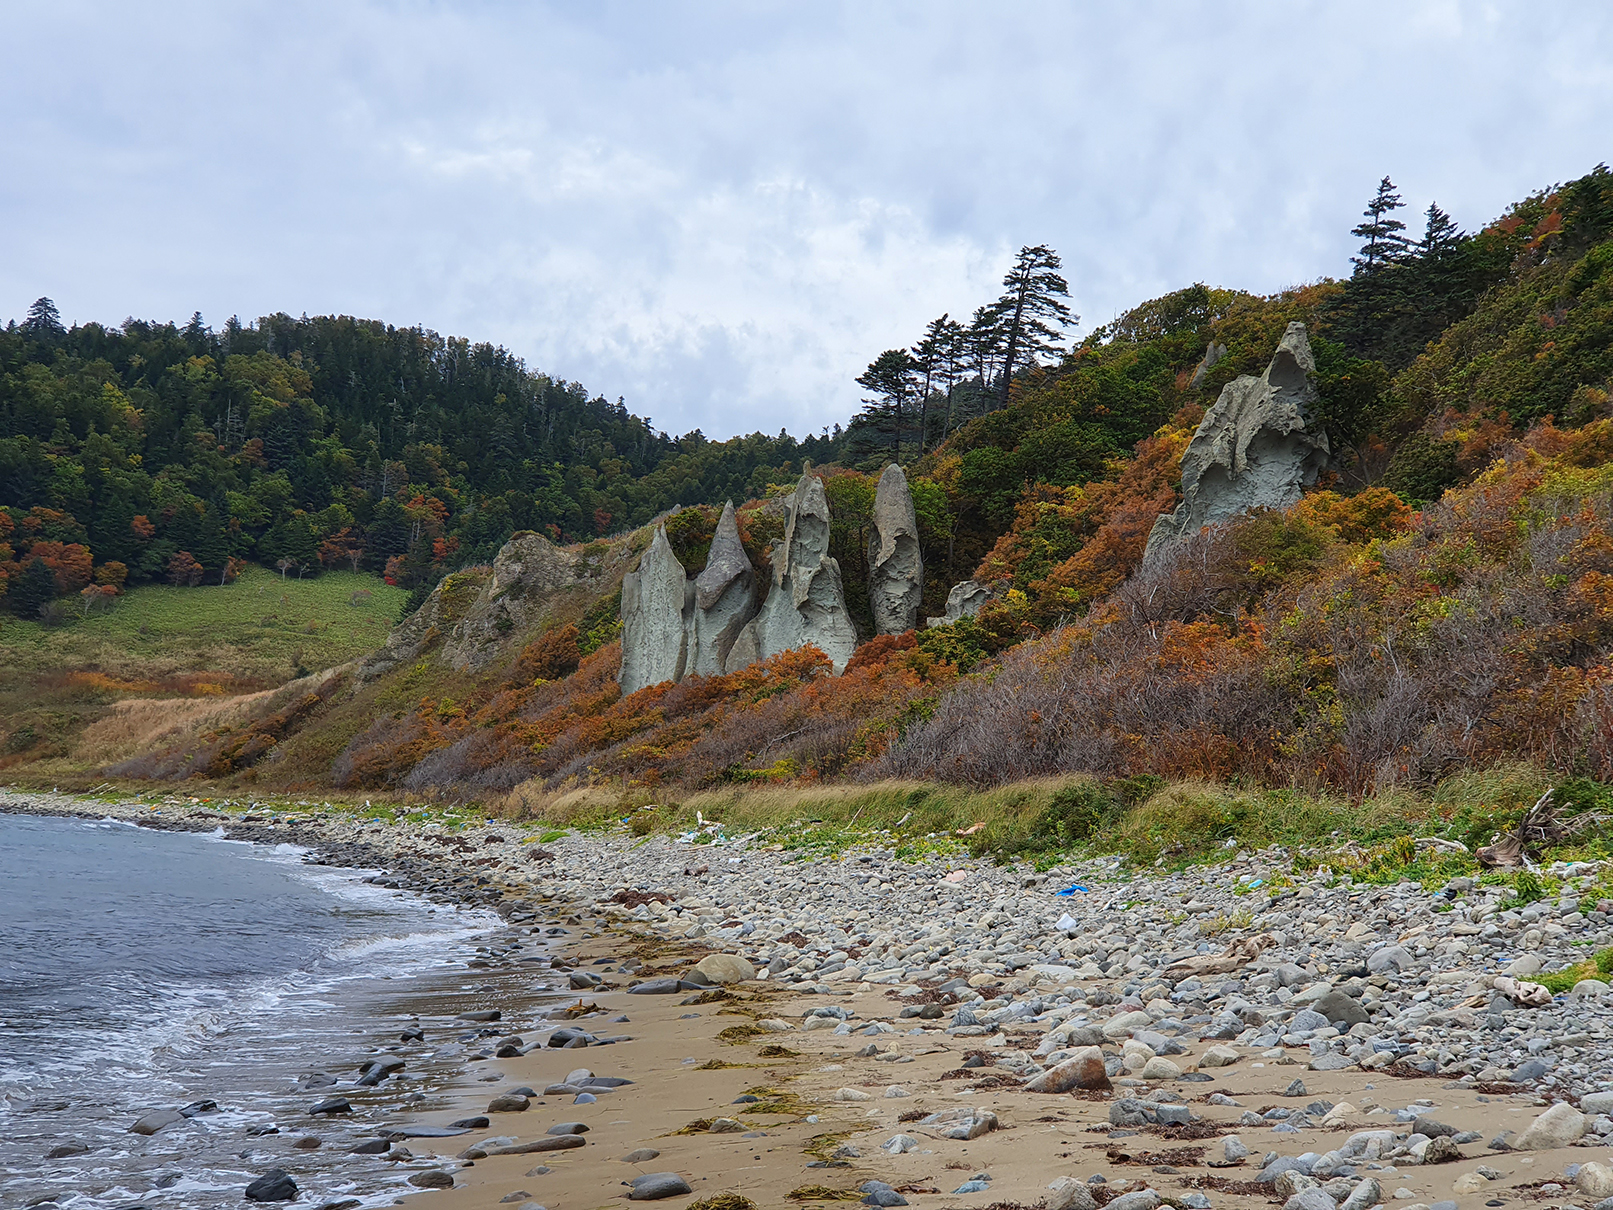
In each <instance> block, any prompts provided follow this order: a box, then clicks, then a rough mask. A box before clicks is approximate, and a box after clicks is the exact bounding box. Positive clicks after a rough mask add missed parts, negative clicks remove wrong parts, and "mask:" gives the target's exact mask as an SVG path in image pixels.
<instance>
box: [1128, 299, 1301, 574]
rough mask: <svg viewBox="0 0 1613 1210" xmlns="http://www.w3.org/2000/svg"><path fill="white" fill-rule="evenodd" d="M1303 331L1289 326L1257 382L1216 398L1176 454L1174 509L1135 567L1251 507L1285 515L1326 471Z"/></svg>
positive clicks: (1236, 385)
mask: <svg viewBox="0 0 1613 1210" xmlns="http://www.w3.org/2000/svg"><path fill="white" fill-rule="evenodd" d="M1315 373H1316V360H1315V358H1314V357H1313V356H1312V355H1311V346H1310V341H1309V340H1307V339H1306V337H1305V325H1304V324H1301V323H1291V324H1289V325H1288V331H1287V332H1285V333H1284V334H1283V339H1282V343H1281V344H1279V345H1278V346H1277V352H1276V355H1275V356H1274V357H1272V359H1271V364H1270V365H1268V366H1267V367H1266V372H1265V373H1264V374H1262V375H1261V376H1260V377H1259V378H1251V377H1250V376H1249V375H1247V374H1245V375H1242V376H1241V377H1239V378H1236V379H1234V380H1233V381H1232V382H1229V383H1227V385H1226V386H1225V387H1224V388H1223V389H1222V391H1221V397H1220V398H1219V399H1217V400H1216V401H1215V406H1214V407H1212V408H1211V409H1210V411H1209V413H1208V414H1207V415H1206V416H1205V417H1204V420H1203V422H1202V423H1201V424H1200V425H1199V428H1198V432H1196V433H1195V434H1194V435H1193V440H1192V442H1191V443H1190V444H1189V445H1188V447H1187V451H1186V452H1185V453H1184V454H1183V455H1182V502H1181V504H1180V505H1178V506H1177V508H1176V511H1175V512H1174V513H1171V514H1170V515H1169V516H1165V517H1161V518H1160V519H1159V520H1158V521H1157V522H1155V523H1154V529H1153V532H1152V533H1151V534H1149V535H1148V549H1147V551H1146V552H1145V553H1144V556H1143V565H1144V567H1147V566H1148V565H1149V564H1150V563H1152V562H1154V561H1156V560H1157V559H1159V558H1160V557H1161V556H1162V555H1163V554H1164V553H1165V552H1166V551H1167V550H1169V549H1170V548H1171V547H1173V546H1175V545H1176V544H1177V543H1179V542H1182V541H1185V540H1186V539H1188V538H1191V537H1192V536H1193V535H1194V534H1196V533H1198V532H1199V530H1201V529H1203V528H1205V527H1206V526H1209V525H1219V524H1222V523H1223V522H1226V521H1230V520H1232V519H1233V518H1234V517H1237V516H1239V515H1240V514H1243V513H1246V512H1249V511H1250V510H1252V509H1257V508H1276V509H1282V508H1288V507H1289V506H1291V505H1293V504H1295V503H1297V502H1298V501H1299V496H1300V492H1301V490H1302V489H1304V488H1306V487H1309V486H1310V485H1311V484H1313V483H1315V482H1316V477H1317V476H1318V475H1319V474H1320V473H1321V472H1322V470H1323V469H1324V468H1325V467H1326V466H1327V462H1328V455H1329V450H1328V444H1327V436H1326V434H1324V433H1322V432H1320V431H1316V430H1312V429H1310V428H1308V427H1307V426H1308V425H1309V424H1310V421H1311V416H1312V413H1313V411H1314V410H1315V407H1316V403H1317V400H1318V395H1317V393H1316V383H1315V381H1314V376H1315Z"/></svg>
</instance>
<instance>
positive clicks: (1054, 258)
mask: <svg viewBox="0 0 1613 1210" xmlns="http://www.w3.org/2000/svg"><path fill="white" fill-rule="evenodd" d="M1060 267H1061V262H1060V261H1059V257H1058V253H1056V252H1054V251H1053V249H1051V248H1049V247H1048V246H1047V245H1046V244H1037V245H1036V246H1035V247H1034V248H1031V247H1025V248H1021V249H1020V250H1019V255H1018V256H1016V257H1015V258H1014V267H1013V268H1012V269H1010V270H1009V271H1008V276H1006V277H1004V278H1003V295H1002V297H1001V298H999V299H998V300H997V309H998V311H999V313H1000V314H1001V315H1002V322H1003V372H1002V383H1001V385H1000V387H999V388H998V395H999V401H998V406H999V407H1007V406H1008V386H1009V383H1010V382H1012V381H1013V377H1014V368H1015V367H1016V366H1019V365H1029V364H1031V363H1032V362H1034V361H1035V360H1036V358H1037V356H1038V354H1049V353H1058V352H1060V351H1061V350H1060V348H1059V346H1060V345H1062V344H1063V343H1064V334H1063V332H1062V331H1055V330H1054V327H1053V325H1055V324H1056V325H1058V327H1059V328H1061V329H1062V328H1067V327H1069V326H1070V324H1072V323H1074V322H1075V320H1076V319H1077V318H1079V317H1078V316H1076V315H1073V314H1071V312H1070V308H1069V307H1067V306H1066V305H1065V304H1064V303H1062V302H1060V301H1059V300H1060V299H1061V298H1068V297H1069V296H1070V287H1069V284H1068V283H1067V282H1066V281H1065V280H1064V279H1063V278H1062V277H1060V276H1059V274H1058V270H1059V269H1060Z"/></svg>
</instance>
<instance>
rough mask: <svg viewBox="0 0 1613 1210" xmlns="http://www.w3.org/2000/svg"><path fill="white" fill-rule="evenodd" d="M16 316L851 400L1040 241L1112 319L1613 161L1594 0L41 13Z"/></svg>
mask: <svg viewBox="0 0 1613 1210" xmlns="http://www.w3.org/2000/svg"><path fill="white" fill-rule="evenodd" d="M6 10H7V11H6V13H5V18H4V26H3V29H4V33H3V35H0V105H3V107H4V115H5V116H4V119H3V121H0V319H4V318H7V317H12V316H15V317H18V318H20V317H21V316H22V314H23V312H24V310H25V309H26V307H27V306H28V304H29V303H30V302H32V301H33V300H34V299H35V298H37V297H39V296H40V295H49V296H50V297H51V298H53V299H55V300H56V303H57V305H58V306H59V307H60V309H61V312H62V315H63V317H64V318H65V319H66V320H67V321H68V322H70V323H72V322H83V321H86V320H92V319H93V320H99V321H101V322H104V323H112V324H115V323H119V322H121V321H122V320H123V318H124V317H125V316H129V315H133V316H138V317H141V318H150V319H174V320H179V321H183V320H184V319H186V318H187V317H188V316H189V315H190V314H191V312H192V311H195V310H200V311H201V312H202V314H203V316H204V318H205V319H206V320H207V321H208V322H209V323H211V324H213V325H214V326H215V327H218V326H221V325H222V323H223V321H224V320H225V319H226V318H227V317H228V316H229V315H230V314H231V313H236V314H239V315H240V316H241V317H242V318H243V319H244V320H251V319H253V318H254V317H256V316H258V315H261V314H265V313H268V312H272V311H287V312H290V313H292V314H297V313H300V312H307V313H308V314H310V315H314V314H320V313H327V312H340V313H345V314H353V315H360V316H365V317H371V318H378V319H384V320H386V321H388V322H390V323H394V324H398V325H412V324H422V325H425V326H427V327H430V328H434V329H436V330H437V331H439V332H442V333H445V334H452V335H462V336H468V337H471V338H472V339H478V340H491V341H494V342H498V343H502V344H504V345H506V346H508V347H509V348H511V349H512V350H514V351H515V352H517V353H518V354H520V355H521V356H523V357H525V358H526V359H527V361H528V362H529V364H531V365H532V366H534V367H535V368H538V369H541V370H544V371H545V372H548V373H550V374H553V375H555V376H557V377H560V378H565V379H575V380H578V381H581V382H583V383H584V384H585V385H586V386H587V387H588V388H589V390H591V391H593V392H596V393H600V394H604V395H606V396H608V397H610V398H613V399H614V398H615V397H616V396H618V395H622V396H625V397H626V399H627V403H628V406H629V407H630V408H631V409H632V410H633V411H635V412H638V413H639V414H641V415H649V416H651V417H652V418H653V419H654V422H655V423H656V425H657V426H658V427H660V428H663V429H665V430H668V431H671V432H674V433H681V432H685V431H687V430H689V429H692V428H695V427H699V428H701V429H703V430H704V431H705V432H706V434H707V435H708V436H714V437H721V436H729V435H731V434H733V433H736V432H749V431H753V430H756V429H763V430H766V431H769V432H773V431H777V430H778V429H780V428H788V429H790V430H791V431H792V432H795V433H797V434H800V433H802V432H805V431H807V430H810V429H816V428H820V427H822V426H825V425H828V424H831V423H833V422H835V421H844V420H845V419H846V417H847V416H848V415H849V414H850V413H852V412H853V411H855V410H856V408H857V406H858V396H859V394H860V392H859V389H858V388H857V387H856V386H855V385H854V383H853V382H852V379H853V378H854V377H855V376H856V375H857V374H858V373H860V372H861V370H862V369H863V367H864V366H865V365H866V364H867V363H868V362H869V361H870V360H871V359H872V358H873V357H874V356H875V355H876V354H877V353H878V352H879V351H880V350H881V349H884V348H888V347H892V346H898V345H905V344H910V343H912V341H913V340H914V339H916V338H917V336H918V335H919V333H920V331H921V329H922V327H923V325H924V324H925V322H926V321H928V320H929V319H931V318H933V317H935V316H937V315H939V314H940V313H941V312H943V311H950V312H951V313H952V314H953V315H954V316H961V317H964V318H967V316H968V314H969V313H970V312H971V311H972V310H973V308H974V307H975V306H977V305H979V304H981V303H983V302H986V301H988V300H989V299H991V298H992V297H994V296H995V294H996V293H997V291H998V289H999V283H1000V279H1001V277H1002V274H1003V272H1004V271H1005V269H1006V267H1007V264H1008V262H1009V260H1010V258H1011V257H1012V255H1013V253H1014V252H1015V251H1016V250H1017V249H1018V248H1019V247H1020V246H1021V245H1022V244H1035V243H1046V244H1049V245H1051V246H1052V247H1054V248H1055V249H1057V250H1058V252H1059V253H1060V254H1061V255H1062V256H1063V258H1064V265H1065V272H1066V276H1067V277H1068V278H1069V281H1070V287H1071V294H1072V296H1073V302H1074V308H1075V310H1076V311H1078V312H1079V313H1080V315H1081V317H1082V318H1081V324H1080V327H1079V329H1078V330H1079V331H1086V330H1089V329H1090V328H1091V327H1092V326H1094V325H1096V324H1100V323H1103V322H1105V321H1106V320H1108V319H1110V318H1112V317H1113V316H1114V315H1115V314H1117V313H1118V312H1120V311H1122V310H1124V309H1126V308H1127V307H1129V306H1132V305H1134V304H1135V303H1137V302H1140V301H1142V300H1144V299H1147V298H1150V297H1153V296H1155V295H1158V294H1161V293H1163V292H1165V291H1167V290H1171V289H1175V288H1178V287H1180V286H1184V285H1188V284H1191V283H1192V282H1194V281H1204V282H1206V283H1209V284H1212V285H1224V286H1232V287H1239V288H1243V289H1247V290H1255V291H1261V292H1268V291H1272V290H1277V289H1281V288H1283V287H1285V286H1289V285H1293V284H1296V283H1299V282H1304V281H1311V280H1314V279H1316V278H1318V277H1321V276H1325V275H1342V274H1343V273H1344V272H1346V271H1347V270H1348V259H1347V258H1348V256H1349V255H1350V252H1351V250H1352V245H1353V241H1352V240H1351V238H1350V236H1349V234H1348V232H1349V228H1350V227H1351V226H1352V225H1354V223H1355V222H1357V221H1358V215H1359V212H1360V210H1361V207H1362V205H1363V204H1364V203H1365V201H1366V200H1367V198H1368V197H1369V196H1370V195H1371V193H1372V191H1373V189H1374V187H1375V186H1376V184H1377V181H1378V178H1379V177H1380V176H1382V175H1383V174H1385V173H1388V174H1390V175H1391V176H1392V177H1393V178H1394V180H1395V182H1396V183H1397V184H1398V185H1399V186H1400V187H1401V189H1402V191H1403V193H1404V195H1405V197H1406V200H1407V202H1408V203H1409V206H1408V212H1412V213H1413V216H1412V217H1410V218H1408V225H1412V226H1415V225H1416V224H1417V223H1418V221H1419V220H1418V218H1417V217H1416V214H1415V212H1420V211H1421V210H1422V209H1423V208H1424V207H1426V206H1427V204H1428V202H1429V201H1430V200H1431V199H1437V200H1438V201H1439V203H1440V204H1441V205H1442V206H1443V207H1445V208H1446V209H1447V210H1449V211H1450V212H1451V213H1452V214H1453V215H1454V216H1455V217H1456V218H1457V220H1458V221H1459V222H1461V223H1462V224H1463V225H1464V226H1466V227H1474V226H1477V225H1480V224H1482V223H1483V222H1485V221H1486V220H1488V219H1490V218H1492V217H1494V216H1495V215H1497V214H1498V213H1499V212H1500V211H1501V210H1502V209H1504V208H1505V206H1506V205H1507V204H1508V203H1509V202H1511V201H1513V200H1516V199H1518V198H1520V197H1522V196H1524V195H1526V194H1528V193H1530V192H1533V191H1534V190H1537V189H1539V188H1542V187H1544V186H1547V185H1550V184H1552V183H1555V182H1557V181H1561V180H1565V179H1569V178H1572V177H1575V176H1578V175H1580V174H1582V173H1584V172H1586V171H1587V170H1589V169H1590V168H1591V167H1592V166H1594V165H1595V164H1596V163H1597V162H1598V161H1599V160H1603V159H1609V158H1613V149H1610V147H1609V142H1610V139H1609V136H1608V132H1609V131H1610V130H1613V56H1610V55H1609V53H1608V50H1609V47H1610V46H1613V6H1610V5H1608V4H1606V3H1603V2H1601V0H1596V2H1594V3H1575V2H1572V0H1570V2H1566V3H1563V2H1560V3H1554V4H1545V5H1543V4H1538V3H1503V4H1480V3H1450V2H1444V3H1441V2H1432V0H1426V2H1425V0H1401V2H1400V3H1398V4H1394V5H1366V4H1357V3H1331V4H1319V3H1302V2H1296V0H1282V2H1275V0H1274V2H1272V3H1229V2H1227V0H1221V2H1217V3H1204V4H1196V3H1186V2H1183V3H1152V4H1151V3H1141V2H1139V0H1124V2H1119V0H1116V2H1114V3H1109V4H1102V5H1100V4H1081V3H1064V4H1035V3H996V4H981V3H970V4H962V3H944V2H938V0H924V2H922V3H912V4H896V3H878V2H870V0H862V2H861V3H847V4H832V3H813V2H811V0H807V2H801V0H797V2H795V3H779V4H763V3H749V4H746V3H730V4H723V3H710V4H679V3H673V2H663V0H654V2H652V0H644V2H641V3H631V4H627V3H620V4H618V3H602V2H599V0H592V2H590V3H566V4H544V3H532V2H527V3H509V4H497V3H459V4H448V3H436V4H426V3H414V4H410V3H397V4H379V3H361V2H358V0H343V2H342V3H337V4H332V3H329V2H328V0H327V2H322V3H295V2H290V0H276V2H275V3H272V4H245V3H231V4H218V3H206V4H195V5H187V4H183V3H177V2H167V3H149V4H141V3H126V2H118V3H113V2H107V3H101V4H88V3H74V2H72V0H52V2H51V3H49V4H34V5H24V4H12V5H7V6H6Z"/></svg>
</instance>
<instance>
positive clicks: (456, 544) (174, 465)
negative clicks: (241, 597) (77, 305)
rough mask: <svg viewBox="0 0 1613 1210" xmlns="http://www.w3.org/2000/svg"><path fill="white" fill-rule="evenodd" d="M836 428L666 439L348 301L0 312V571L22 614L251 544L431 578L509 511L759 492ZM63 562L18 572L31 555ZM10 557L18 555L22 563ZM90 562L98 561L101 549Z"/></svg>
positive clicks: (632, 511)
mask: <svg viewBox="0 0 1613 1210" xmlns="http://www.w3.org/2000/svg"><path fill="white" fill-rule="evenodd" d="M833 452H834V442H833V441H832V440H830V439H827V438H815V437H809V438H807V439H806V440H804V441H801V442H797V441H795V440H794V439H793V438H790V437H789V436H787V435H784V434H781V435H780V436H778V437H766V436H763V435H762V434H760V433H756V434H752V435H751V436H749V437H736V438H733V439H731V440H728V441H708V440H706V438H705V437H704V436H703V435H702V434H701V433H700V432H699V431H698V430H697V431H695V432H692V433H688V434H685V435H684V436H682V437H678V438H673V437H670V436H668V435H667V434H665V433H659V432H657V431H656V430H655V429H654V428H653V427H652V426H651V425H650V422H649V421H647V420H645V419H642V418H640V417H638V416H635V415H632V414H631V413H629V412H628V411H627V409H626V407H625V406H624V405H623V404H622V403H621V402H620V401H618V402H617V403H615V404H612V403H609V402H607V401H606V400H605V399H603V398H600V397H592V398H590V397H589V395H588V393H587V391H586V390H585V389H584V388H583V387H582V385H581V384H579V383H575V382H564V381H560V380H557V379H554V378H551V377H550V376H548V375H546V374H542V373H538V372H536V371H533V370H531V369H529V368H528V367H527V366H526V365H524V364H523V363H522V362H521V361H520V359H518V358H516V357H514V356H513V355H511V354H510V353H509V352H508V351H507V350H505V349H502V348H496V347H494V346H492V345H488V344H473V343H471V342H470V341H467V340H462V339H457V338H444V337H441V336H439V335H437V334H436V333H434V332H429V331H425V330H422V329H418V328H410V329H400V328H394V327H390V326H388V325H386V324H382V323H379V322H376V321H372V320H359V319H352V318H349V317H346V316H319V317H316V318H313V319H309V318H307V317H303V318H302V319H293V318H291V317H290V316H288V315H270V316H265V317H264V318H262V319H260V320H259V321H258V322H257V323H256V324H254V325H250V326H243V325H242V324H240V323H239V322H238V321H237V320H235V319H233V318H232V319H231V320H230V322H229V323H228V324H227V325H225V327H224V329H223V331H221V332H214V331H212V330H211V329H209V328H208V327H206V326H205V325H204V324H203V323H202V321H201V317H200V316H195V317H193V319H192V321H191V322H190V323H189V324H187V325H185V326H184V327H176V326H175V325H173V324H171V323H170V324H156V323H148V322H144V321H139V320H132V319H131V320H128V321H126V322H125V323H124V324H123V325H122V326H121V327H119V328H108V327H104V326H102V325H100V324H95V323H91V324H85V325H81V326H77V327H74V328H73V329H72V330H71V331H69V330H66V329H64V328H63V327H62V325H61V322H60V320H59V319H58V318H57V316H56V313H55V308H54V307H53V306H52V305H51V304H50V302H49V300H48V299H41V300H40V301H39V302H38V303H36V304H35V306H34V307H33V308H32V310H31V311H30V313H29V316H28V318H27V319H26V320H25V321H24V322H23V323H21V324H18V323H16V322H15V321H13V322H12V323H10V324H9V325H8V326H7V327H6V328H5V329H4V330H3V331H0V505H3V506H4V513H0V516H3V517H4V518H5V519H4V520H0V542H7V543H9V544H10V547H12V548H15V549H14V551H13V550H12V549H10V548H8V549H6V550H0V577H3V578H5V579H8V580H9V581H11V583H10V585H9V589H8V591H7V592H6V593H5V594H4V600H5V603H6V604H7V605H9V606H10V608H11V609H12V611H13V612H17V613H21V614H23V615H24V616H32V615H33V613H34V611H35V610H37V608H38V607H40V606H41V605H44V604H46V603H48V601H49V599H50V598H51V597H52V596H53V595H72V594H73V593H77V592H78V591H79V590H80V589H81V588H83V587H84V586H85V585H87V584H90V583H92V582H94V583H111V584H114V585H118V584H122V583H124V582H127V583H130V584H136V583H143V582H163V581H171V582H174V583H195V582H202V581H207V582H220V581H228V580H229V578H230V577H231V576H233V575H234V574H235V571H236V569H237V568H238V567H239V566H240V565H241V564H242V563H243V562H245V561H252V562H256V563H259V564H261V565H263V566H266V567H278V566H279V565H280V564H281V563H282V562H285V563H286V564H287V566H289V567H291V568H293V569H294V570H295V571H296V573H297V574H308V573H317V572H318V571H319V570H321V569H323V568H326V567H347V568H349V569H351V570H360V569H365V570H371V571H374V572H376V573H378V574H384V575H385V576H386V578H387V580H388V582H389V583H394V584H397V585H400V586H402V587H405V588H416V587H420V588H422V595H423V592H424V589H427V588H429V587H430V586H431V584H433V583H435V582H436V580H437V579H438V578H440V577H441V575H442V574H443V573H444V572H445V571H452V570H455V569H458V568H460V567H465V566H472V565H475V564H478V563H482V562H486V561H487V560H489V559H491V558H492V557H493V555H494V554H495V553H496V552H497V550H498V549H499V547H500V546H502V545H503V544H504V543H505V542H506V541H508V540H509V538H510V536H511V535H512V534H513V533H515V532H517V531H519V530H534V531H539V532H542V533H545V534H547V535H548V536H549V537H551V538H552V539H554V540H555V541H567V542H569V541H579V540H582V541H586V540H588V539H591V538H594V537H598V536H601V535H606V534H611V533H618V532H621V531H623V530H625V529H629V528H632V527H633V526H637V525H642V524H643V523H644V522H646V521H648V520H649V519H650V518H651V517H652V516H654V515H656V514H657V513H659V512H662V511H664V510H665V509H667V508H670V507H672V506H673V505H676V504H686V505H687V504H698V503H718V504H720V503H721V502H722V501H723V500H725V499H727V498H729V497H730V496H732V497H735V498H738V499H744V498H746V497H747V496H749V495H755V494H759V493H761V492H762V491H764V490H765V488H766V486H767V485H768V484H769V483H770V482H772V481H773V480H774V479H775V478H779V477H783V476H787V475H788V474H789V473H790V472H791V471H792V470H794V471H795V472H796V473H799V465H800V460H801V459H802V458H803V457H808V458H815V459H817V460H819V461H825V460H827V459H829V458H831V457H832V456H833ZM35 553H37V554H38V555H39V557H40V558H41V559H42V560H43V561H44V562H46V563H48V564H49V565H50V567H51V568H52V570H54V571H55V572H56V577H55V579H56V592H55V593H54V594H53V593H52V590H51V587H50V584H49V583H47V582H41V583H35V582H33V581H30V582H28V583H23V582H22V581H23V572H24V571H25V570H26V568H27V565H28V563H29V562H30V560H31V557H32V555H33V554H35ZM13 554H14V555H15V559H13ZM92 565H93V566H92Z"/></svg>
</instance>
